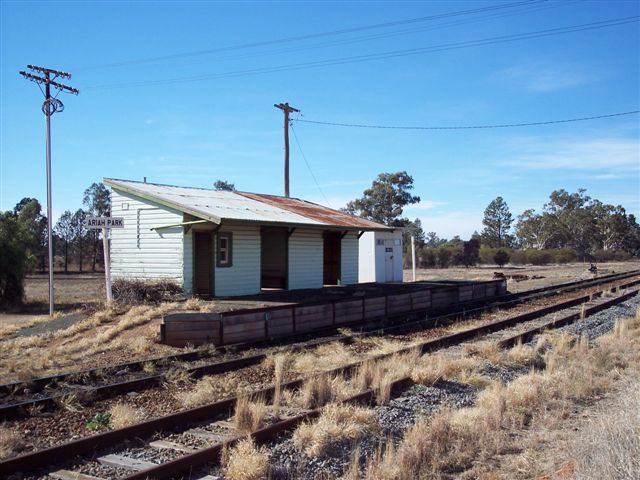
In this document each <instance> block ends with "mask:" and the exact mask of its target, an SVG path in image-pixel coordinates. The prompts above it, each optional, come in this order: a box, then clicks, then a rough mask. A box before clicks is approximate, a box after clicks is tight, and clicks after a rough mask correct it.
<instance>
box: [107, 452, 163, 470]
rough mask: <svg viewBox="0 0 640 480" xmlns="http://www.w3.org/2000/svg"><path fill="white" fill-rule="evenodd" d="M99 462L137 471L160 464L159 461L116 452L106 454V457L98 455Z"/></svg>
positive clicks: (108, 465)
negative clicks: (149, 460) (140, 458)
mask: <svg viewBox="0 0 640 480" xmlns="http://www.w3.org/2000/svg"><path fill="white" fill-rule="evenodd" d="M98 462H99V463H100V464H101V465H105V466H107V467H116V468H124V469H125V470H134V471H136V472H138V471H140V470H144V469H145V468H151V467H155V466H157V465H158V464H157V463H153V462H147V461H145V460H139V459H137V458H131V457H125V456H124V455H116V454H114V453H112V454H109V455H105V456H104V457H98Z"/></svg>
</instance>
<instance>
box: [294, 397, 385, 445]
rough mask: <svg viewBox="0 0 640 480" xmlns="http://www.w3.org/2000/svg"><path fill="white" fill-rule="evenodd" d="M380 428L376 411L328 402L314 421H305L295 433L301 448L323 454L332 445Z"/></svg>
mask: <svg viewBox="0 0 640 480" xmlns="http://www.w3.org/2000/svg"><path fill="white" fill-rule="evenodd" d="M377 429H378V423H377V421H376V417H375V413H374V412H373V410H370V409H367V408H362V407H357V406H354V405H339V404H330V405H327V406H326V407H325V408H324V410H323V411H322V414H321V415H320V417H319V418H318V419H317V420H316V421H315V422H305V423H302V424H301V425H299V426H298V428H297V429H296V431H295V432H294V434H293V443H294V444H295V446H296V448H298V450H300V451H303V452H304V453H306V454H307V455H309V456H314V457H317V456H320V455H322V454H323V453H325V452H326V450H327V449H328V447H329V446H330V445H335V444H337V443H340V442H344V441H357V440H359V439H361V438H363V437H364V436H365V435H368V434H370V433H373V432H375V431H376V430H377Z"/></svg>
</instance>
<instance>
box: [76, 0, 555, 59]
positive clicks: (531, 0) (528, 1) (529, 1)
mask: <svg viewBox="0 0 640 480" xmlns="http://www.w3.org/2000/svg"><path fill="white" fill-rule="evenodd" d="M547 1H548V0H524V1H518V2H512V3H506V4H503V3H499V4H496V5H489V6H486V7H479V8H472V9H467V10H458V11H453V12H446V13H441V14H437V15H429V16H424V17H416V18H409V19H404V20H395V21H391V22H383V23H376V24H371V25H363V26H360V27H350V28H343V29H338V30H331V31H327V32H317V33H311V34H306V35H296V36H291V37H284V38H278V39H273V40H263V41H259V42H250V43H243V44H238V45H228V46H224V47H217V48H210V49H205V50H195V51H191V52H181V53H175V54H169V55H159V56H156V57H147V58H139V59H133V60H125V61H121V62H111V63H104V64H100V65H92V66H87V67H79V68H75V69H74V70H75V71H86V70H98V69H104V68H112V67H122V66H131V65H139V64H149V63H156V62H161V61H166V60H175V59H180V58H188V57H195V56H202V55H210V54H213V53H218V52H226V51H235V50H244V49H249V48H255V47H261V46H269V45H277V44H283V43H291V42H299V41H303V40H310V39H314V38H322V37H330V36H337V35H345V34H349V33H357V32H362V31H368V30H375V29H380V28H389V27H396V26H401V25H407V24H415V23H422V22H428V21H433V20H439V19H443V18H450V17H456V16H464V15H472V14H476V13H484V12H488V11H496V10H504V9H508V8H516V7H520V6H523V5H527V6H528V5H536V4H540V3H545V2H547Z"/></svg>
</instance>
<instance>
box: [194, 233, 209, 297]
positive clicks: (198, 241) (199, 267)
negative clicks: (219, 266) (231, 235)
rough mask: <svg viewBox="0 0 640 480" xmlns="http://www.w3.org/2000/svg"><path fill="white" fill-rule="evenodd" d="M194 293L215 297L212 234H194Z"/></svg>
mask: <svg viewBox="0 0 640 480" xmlns="http://www.w3.org/2000/svg"><path fill="white" fill-rule="evenodd" d="M193 235H194V245H193V247H194V252H193V293H194V294H196V295H199V296H203V297H212V296H213V241H212V238H211V232H193Z"/></svg>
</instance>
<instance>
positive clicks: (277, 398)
mask: <svg viewBox="0 0 640 480" xmlns="http://www.w3.org/2000/svg"><path fill="white" fill-rule="evenodd" d="M285 364H286V359H285V357H284V356H283V355H278V356H276V358H275V360H274V365H273V414H274V415H275V416H276V417H277V416H278V415H279V413H280V404H281V403H282V380H283V378H284V372H285Z"/></svg>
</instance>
